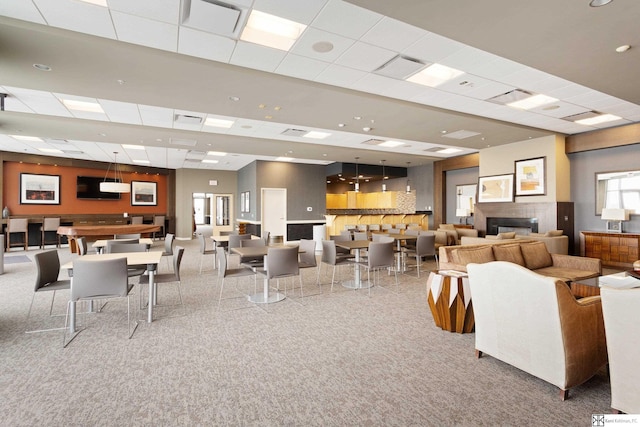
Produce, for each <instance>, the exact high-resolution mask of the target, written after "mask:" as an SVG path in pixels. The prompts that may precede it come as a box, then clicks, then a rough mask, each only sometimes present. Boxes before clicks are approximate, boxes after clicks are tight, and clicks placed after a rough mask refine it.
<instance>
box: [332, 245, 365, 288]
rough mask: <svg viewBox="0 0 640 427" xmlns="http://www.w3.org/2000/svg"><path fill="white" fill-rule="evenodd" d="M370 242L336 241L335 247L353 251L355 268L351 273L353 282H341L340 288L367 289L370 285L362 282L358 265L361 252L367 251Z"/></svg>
mask: <svg viewBox="0 0 640 427" xmlns="http://www.w3.org/2000/svg"><path fill="white" fill-rule="evenodd" d="M370 243H371V242H370V241H369V240H337V241H336V246H337V247H339V248H344V249H349V250H350V251H355V256H356V257H355V262H356V268H355V272H354V273H353V280H346V281H344V282H342V286H344V287H345V288H349V289H367V288H370V287H371V286H373V285H372V283H371V282H369V281H368V280H364V281H363V280H362V277H361V274H360V269H359V268H358V263H359V262H360V261H361V260H362V254H361V251H362V250H364V249H367V248H368V247H369V244H370Z"/></svg>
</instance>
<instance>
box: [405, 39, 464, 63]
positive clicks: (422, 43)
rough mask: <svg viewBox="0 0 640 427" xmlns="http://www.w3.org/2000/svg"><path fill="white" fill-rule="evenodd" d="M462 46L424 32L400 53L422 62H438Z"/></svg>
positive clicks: (462, 46)
mask: <svg viewBox="0 0 640 427" xmlns="http://www.w3.org/2000/svg"><path fill="white" fill-rule="evenodd" d="M464 47H465V45H463V44H462V43H458V42H456V41H454V40H451V39H448V38H446V37H442V36H440V35H438V34H433V33H426V34H425V35H424V36H423V37H422V38H420V39H419V40H417V41H416V42H415V43H413V44H412V45H411V46H409V47H407V48H406V49H404V50H403V51H402V53H403V54H405V55H408V56H410V57H412V58H415V59H419V60H421V61H423V62H439V61H441V60H442V59H444V58H446V57H447V56H450V55H452V54H453V53H454V52H457V51H458V50H461V49H463V48H464Z"/></svg>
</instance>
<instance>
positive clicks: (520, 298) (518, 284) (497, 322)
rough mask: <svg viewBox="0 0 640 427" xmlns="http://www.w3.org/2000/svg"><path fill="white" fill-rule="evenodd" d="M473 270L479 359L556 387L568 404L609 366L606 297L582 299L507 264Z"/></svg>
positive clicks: (471, 279) (551, 280)
mask: <svg viewBox="0 0 640 427" xmlns="http://www.w3.org/2000/svg"><path fill="white" fill-rule="evenodd" d="M467 271H468V273H469V284H470V288H471V299H472V304H473V311H474V316H475V328H476V337H475V338H476V345H475V347H476V356H477V357H481V356H482V354H483V353H486V354H488V355H490V356H493V357H495V358H496V359H499V360H502V361H503V362H506V363H508V364H510V365H512V366H515V367H516V368H518V369H522V370H523V371H525V372H528V373H530V374H531V375H534V376H536V377H538V378H541V379H543V380H544V381H547V382H549V383H551V384H553V385H555V386H556V387H558V388H560V397H561V399H562V400H565V399H566V398H567V397H568V390H569V389H570V388H572V387H575V386H577V385H580V384H582V383H584V382H585V381H587V380H588V379H589V378H591V377H592V376H593V375H594V374H595V373H596V372H598V370H600V368H602V367H603V366H605V365H606V364H607V347H606V342H605V334H604V321H603V318H602V304H601V301H600V296H595V297H589V298H583V299H580V300H576V298H575V297H574V296H573V295H572V294H571V290H570V289H569V287H568V286H567V284H566V283H564V282H562V281H561V280H558V279H556V278H552V277H545V276H541V275H539V274H537V273H534V272H532V271H531V270H528V269H526V268H524V267H521V266H519V265H517V264H514V263H510V262H505V261H494V262H488V263H485V264H469V265H467ZM636 409H638V408H636Z"/></svg>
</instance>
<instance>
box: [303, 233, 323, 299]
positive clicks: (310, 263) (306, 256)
mask: <svg viewBox="0 0 640 427" xmlns="http://www.w3.org/2000/svg"><path fill="white" fill-rule="evenodd" d="M298 266H299V267H300V282H301V283H302V282H304V280H303V278H302V271H304V270H305V269H308V268H315V269H316V284H317V285H318V286H319V283H318V280H317V277H318V260H317V259H316V241H315V240H308V239H300V248H299V253H298ZM320 292H322V287H320Z"/></svg>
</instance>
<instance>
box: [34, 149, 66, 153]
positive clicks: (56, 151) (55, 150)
mask: <svg viewBox="0 0 640 427" xmlns="http://www.w3.org/2000/svg"><path fill="white" fill-rule="evenodd" d="M38 151H42V152H43V153H52V154H62V153H64V151H62V150H58V149H57V148H38Z"/></svg>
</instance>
